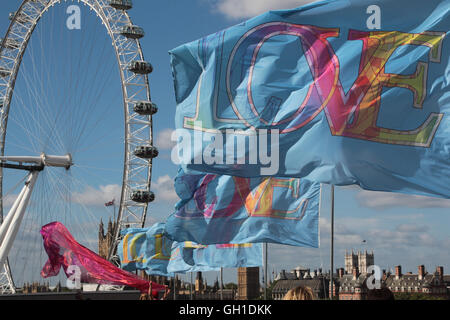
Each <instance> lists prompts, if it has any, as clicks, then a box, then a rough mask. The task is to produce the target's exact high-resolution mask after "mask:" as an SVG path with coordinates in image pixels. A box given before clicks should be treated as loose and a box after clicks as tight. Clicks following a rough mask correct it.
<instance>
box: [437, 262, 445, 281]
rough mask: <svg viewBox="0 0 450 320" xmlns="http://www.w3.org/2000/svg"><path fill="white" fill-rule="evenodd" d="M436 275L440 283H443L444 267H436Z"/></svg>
mask: <svg viewBox="0 0 450 320" xmlns="http://www.w3.org/2000/svg"><path fill="white" fill-rule="evenodd" d="M436 273H437V274H438V276H439V279H441V281H443V280H444V267H442V266H439V267H436Z"/></svg>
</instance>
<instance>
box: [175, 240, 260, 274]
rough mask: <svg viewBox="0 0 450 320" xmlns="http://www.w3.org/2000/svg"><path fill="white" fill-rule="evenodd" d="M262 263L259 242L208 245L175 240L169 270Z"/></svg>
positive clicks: (191, 269)
mask: <svg viewBox="0 0 450 320" xmlns="http://www.w3.org/2000/svg"><path fill="white" fill-rule="evenodd" d="M261 265H262V246H261V244H258V243H246V244H217V245H209V246H208V245H199V244H196V243H193V242H174V243H173V246H172V254H171V257H170V262H169V266H168V267H167V270H168V271H169V272H173V273H186V272H197V271H202V272H204V271H219V270H220V268H240V267H259V266H261Z"/></svg>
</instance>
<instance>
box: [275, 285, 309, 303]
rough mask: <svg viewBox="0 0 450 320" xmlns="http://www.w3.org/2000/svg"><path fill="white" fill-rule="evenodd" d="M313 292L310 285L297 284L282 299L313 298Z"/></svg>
mask: <svg viewBox="0 0 450 320" xmlns="http://www.w3.org/2000/svg"><path fill="white" fill-rule="evenodd" d="M315 299H316V298H315V296H314V292H313V291H312V290H311V288H310V287H303V286H298V287H297V288H293V289H291V290H289V291H288V292H287V293H286V294H285V296H284V297H283V300H315Z"/></svg>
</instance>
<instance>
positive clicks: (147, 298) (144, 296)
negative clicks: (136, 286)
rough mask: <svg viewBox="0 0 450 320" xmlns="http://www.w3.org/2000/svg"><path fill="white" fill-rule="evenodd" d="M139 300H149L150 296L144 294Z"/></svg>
mask: <svg viewBox="0 0 450 320" xmlns="http://www.w3.org/2000/svg"><path fill="white" fill-rule="evenodd" d="M139 300H149V297H148V294H145V293H142V294H141V296H140V297H139Z"/></svg>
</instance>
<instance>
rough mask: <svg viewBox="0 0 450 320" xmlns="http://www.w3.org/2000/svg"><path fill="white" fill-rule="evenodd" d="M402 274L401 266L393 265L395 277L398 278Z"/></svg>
mask: <svg viewBox="0 0 450 320" xmlns="http://www.w3.org/2000/svg"><path fill="white" fill-rule="evenodd" d="M401 276H402V266H396V267H395V279H399V278H400V277H401Z"/></svg>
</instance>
